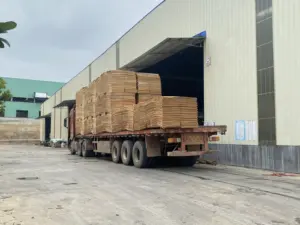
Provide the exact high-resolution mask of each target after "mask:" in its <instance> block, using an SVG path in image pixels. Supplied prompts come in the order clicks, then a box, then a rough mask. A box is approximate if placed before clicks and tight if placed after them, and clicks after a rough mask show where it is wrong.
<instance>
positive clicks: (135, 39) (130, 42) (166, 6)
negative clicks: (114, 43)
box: [120, 0, 196, 67]
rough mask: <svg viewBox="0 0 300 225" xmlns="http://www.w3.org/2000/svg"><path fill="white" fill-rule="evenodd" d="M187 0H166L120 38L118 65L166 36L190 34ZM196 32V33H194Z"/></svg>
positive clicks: (127, 61)
mask: <svg viewBox="0 0 300 225" xmlns="http://www.w3.org/2000/svg"><path fill="white" fill-rule="evenodd" d="M189 8H190V7H189V0H186V1H181V0H167V1H165V2H163V3H162V4H161V5H160V6H158V7H157V8H156V9H155V10H154V11H153V12H151V13H150V14H149V15H148V16H147V17H146V18H145V19H143V20H142V21H140V22H139V23H138V24H137V25H136V26H135V27H134V28H133V29H131V30H130V31H129V32H128V33H127V34H126V35H125V36H123V37H122V38H121V40H120V66H121V67H122V66H124V65H126V64H128V63H129V62H131V61H132V60H134V59H136V58H137V57H139V56H140V55H142V54H143V53H145V52H146V51H148V50H149V49H151V48H152V47H154V46H155V45H157V44H158V43H159V42H161V41H162V40H164V39H165V38H168V37H187V36H190V29H189V27H190V24H189V22H190V17H189ZM195 34H196V33H195Z"/></svg>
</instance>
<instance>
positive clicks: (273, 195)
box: [0, 145, 300, 225]
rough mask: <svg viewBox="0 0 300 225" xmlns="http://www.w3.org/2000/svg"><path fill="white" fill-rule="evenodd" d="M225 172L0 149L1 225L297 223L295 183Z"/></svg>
mask: <svg viewBox="0 0 300 225" xmlns="http://www.w3.org/2000/svg"><path fill="white" fill-rule="evenodd" d="M271 174H272V173H271V172H269V171H261V170H250V169H243V168H234V167H226V166H216V167H214V166H195V167H194V168H156V169H145V170H139V169H136V168H134V167H127V166H123V165H116V164H113V163H112V162H110V161H108V160H105V159H97V158H90V159H84V158H79V157H78V156H72V155H69V152H68V151H67V150H62V149H51V148H44V147H37V146H9V145H1V146H0V224H1V225H4V224H6V225H25V224H26V225H60V224H62V225H98V224H105V225H109V224H117V225H119V224H120V225H127V224H132V225H137V224H139V225H146V224H147V225H148V224H149V225H160V224H162V225H171V224H191V225H194V224H199V225H205V224H220V225H227V224H230V225H235V224H237V225H248V224H255V225H263V224H274V225H282V224H300V177H299V176H295V177H274V176H270V175H271Z"/></svg>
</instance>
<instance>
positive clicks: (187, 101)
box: [134, 96, 198, 130]
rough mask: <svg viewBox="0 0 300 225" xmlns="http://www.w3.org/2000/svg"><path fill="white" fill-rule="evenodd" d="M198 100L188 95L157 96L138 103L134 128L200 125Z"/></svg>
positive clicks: (190, 126) (191, 126)
mask: <svg viewBox="0 0 300 225" xmlns="http://www.w3.org/2000/svg"><path fill="white" fill-rule="evenodd" d="M197 121H198V119H197V100H196V99H195V98H186V97H169V96H155V97H152V98H151V99H150V100H148V101H146V102H142V103H139V104H137V106H136V107H135V111H134V123H135V124H134V129H135V130H141V129H145V128H179V127H184V128H193V127H197V126H198V122H197Z"/></svg>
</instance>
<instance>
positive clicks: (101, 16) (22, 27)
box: [0, 0, 162, 82]
mask: <svg viewBox="0 0 300 225" xmlns="http://www.w3.org/2000/svg"><path fill="white" fill-rule="evenodd" d="M161 1H162V0H26V1H25V0H1V7H0V21H1V22H4V21H11V20H12V21H15V22H16V23H17V24H18V26H17V28H16V29H15V30H12V31H9V33H8V34H5V35H1V37H3V38H5V39H7V40H8V41H9V42H10V44H11V47H10V48H5V49H0V68H1V72H0V77H18V78H27V79H38V80H49V81H59V82H67V81H68V80H70V79H71V78H72V77H74V76H75V75H77V74H78V73H79V72H80V71H81V70H82V69H83V68H85V67H86V66H87V65H88V64H89V63H90V62H92V61H93V60H94V59H95V58H97V57H98V56H99V55H101V53H103V52H104V51H105V50H106V49H107V48H108V47H109V46H110V45H112V44H113V43H114V42H115V41H117V40H118V39H119V38H120V37H121V36H122V35H123V34H124V33H125V32H127V31H128V30H129V29H130V28H131V27H132V26H133V25H134V24H136V23H137V22H138V21H139V20H140V19H141V18H143V17H144V16H145V15H146V14H147V13H148V12H149V11H151V10H152V9H153V8H154V7H155V6H156V5H158V4H159V3H160V2H161Z"/></svg>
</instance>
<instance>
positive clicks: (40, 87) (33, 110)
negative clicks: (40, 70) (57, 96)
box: [3, 77, 64, 118]
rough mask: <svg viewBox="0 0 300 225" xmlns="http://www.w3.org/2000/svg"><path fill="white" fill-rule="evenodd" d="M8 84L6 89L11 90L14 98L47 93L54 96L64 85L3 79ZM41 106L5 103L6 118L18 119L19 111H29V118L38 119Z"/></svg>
mask: <svg viewBox="0 0 300 225" xmlns="http://www.w3.org/2000/svg"><path fill="white" fill-rule="evenodd" d="M3 79H4V80H5V82H6V88H7V89H9V90H10V91H11V93H12V95H13V97H19V98H33V97H34V92H40V93H47V95H48V96H52V95H53V94H54V93H55V92H56V91H57V90H59V89H60V88H61V87H62V86H63V85H64V83H59V82H51V81H41V80H28V79H20V78H8V77H3ZM40 107H41V104H40V103H29V102H28V103H27V102H12V101H11V102H5V113H4V117H16V111H17V110H26V111H28V118H37V117H38V116H39V111H40Z"/></svg>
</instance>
